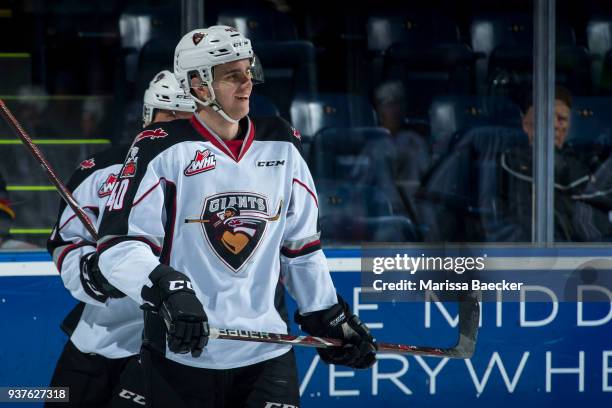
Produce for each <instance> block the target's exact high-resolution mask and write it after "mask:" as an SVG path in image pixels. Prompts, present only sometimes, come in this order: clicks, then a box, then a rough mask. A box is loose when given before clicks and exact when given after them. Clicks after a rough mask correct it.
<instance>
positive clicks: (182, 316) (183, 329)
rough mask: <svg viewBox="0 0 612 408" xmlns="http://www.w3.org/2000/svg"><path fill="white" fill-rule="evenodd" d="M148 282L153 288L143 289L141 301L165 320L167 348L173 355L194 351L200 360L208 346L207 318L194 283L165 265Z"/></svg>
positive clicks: (160, 266)
mask: <svg viewBox="0 0 612 408" xmlns="http://www.w3.org/2000/svg"><path fill="white" fill-rule="evenodd" d="M149 279H151V282H153V286H152V287H151V288H149V287H147V286H145V287H144V288H143V289H142V298H143V299H144V300H146V301H148V302H151V303H152V304H153V305H154V306H155V307H156V308H157V309H158V311H159V313H160V315H161V317H162V319H163V320H164V324H165V326H166V330H167V337H168V347H169V348H170V350H171V351H173V352H174V353H180V354H185V353H189V352H191V355H192V356H193V357H199V356H200V355H201V354H202V350H203V349H204V346H206V343H208V335H209V331H208V317H207V316H206V313H205V312H204V308H203V307H202V303H200V301H199V300H198V298H197V297H196V295H195V292H194V290H193V287H192V285H191V281H190V280H189V278H188V277H187V276H185V275H184V274H182V273H180V272H178V271H176V270H174V269H173V268H171V267H169V266H166V265H159V266H158V267H157V268H155V269H154V270H153V272H151V274H150V275H149Z"/></svg>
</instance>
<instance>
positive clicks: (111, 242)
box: [97, 237, 161, 256]
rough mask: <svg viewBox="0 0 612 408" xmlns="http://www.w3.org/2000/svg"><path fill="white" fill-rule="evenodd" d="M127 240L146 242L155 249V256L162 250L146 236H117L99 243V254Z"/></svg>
mask: <svg viewBox="0 0 612 408" xmlns="http://www.w3.org/2000/svg"><path fill="white" fill-rule="evenodd" d="M125 241H140V242H144V243H145V244H147V245H148V246H150V247H151V249H152V250H153V254H154V255H155V256H159V253H160V252H161V248H160V247H159V246H157V245H155V244H154V243H152V242H151V241H149V240H148V239H146V238H144V237H117V238H113V239H110V240H108V241H107V242H105V243H103V244H100V245H98V249H97V251H98V254H101V253H102V252H104V251H106V250H107V249H109V248H110V247H112V246H114V245H117V244H119V243H121V242H125Z"/></svg>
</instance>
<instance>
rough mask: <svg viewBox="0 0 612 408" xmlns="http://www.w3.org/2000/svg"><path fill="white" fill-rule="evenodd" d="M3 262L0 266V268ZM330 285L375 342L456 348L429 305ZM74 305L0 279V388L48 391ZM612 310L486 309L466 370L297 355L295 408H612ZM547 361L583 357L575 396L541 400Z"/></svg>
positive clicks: (354, 276) (49, 288)
mask: <svg viewBox="0 0 612 408" xmlns="http://www.w3.org/2000/svg"><path fill="white" fill-rule="evenodd" d="M330 255H331V256H332V257H342V255H343V253H342V251H340V250H335V251H333V254H330ZM347 255H349V256H355V255H356V252H355V251H352V252H347ZM345 256H346V255H345ZM47 259H48V258H45V257H44V256H42V257H40V259H32V258H27V259H21V258H20V257H17V258H15V257H14V256H13V257H12V258H11V259H10V260H11V261H15V260H23V261H26V260H27V261H45V260H47ZM8 260H9V259H7V258H4V259H2V257H0V261H8ZM332 276H333V279H334V282H335V284H336V286H337V288H338V291H339V292H340V293H341V294H342V295H343V296H344V297H345V299H347V300H349V301H350V302H351V303H352V305H353V307H354V308H355V306H359V307H361V308H362V309H361V310H360V317H361V318H362V320H363V321H365V322H367V323H370V324H374V327H377V326H380V325H381V324H382V326H383V327H382V328H375V329H373V333H374V334H375V336H376V337H377V338H378V339H379V340H381V341H388V342H398V343H405V344H427V345H432V344H435V345H440V346H448V345H451V344H452V343H453V342H454V340H455V337H456V329H454V328H452V327H450V325H449V323H448V322H447V320H446V319H445V317H444V315H443V313H442V312H441V310H440V309H439V308H438V307H437V306H436V305H433V306H431V309H430V310H429V311H430V313H429V315H430V327H426V325H425V320H426V315H427V307H426V305H424V304H422V303H397V304H391V303H377V304H372V303H367V304H366V303H363V302H362V301H361V302H360V300H359V294H358V291H357V290H356V289H355V288H356V287H358V286H359V274H358V273H356V272H355V273H353V272H338V273H333V275H332ZM74 303H75V301H74V300H73V299H72V298H71V297H70V296H69V295H68V293H67V291H66V290H65V289H64V288H63V286H62V283H61V280H60V279H59V277H53V276H25V277H2V278H0V333H2V340H0V386H44V385H46V384H48V381H49V378H50V376H51V374H52V371H53V368H54V364H55V361H56V359H57V357H58V355H59V353H60V351H61V348H62V347H63V344H64V343H65V341H66V337H65V335H64V334H63V333H62V332H61V331H60V329H59V327H58V326H59V323H60V322H61V320H62V318H63V317H64V315H65V314H66V313H67V312H68V311H69V310H70V309H71V307H72V306H73V305H74ZM288 306H289V309H290V315H292V314H293V310H294V309H295V305H294V303H293V302H292V301H290V300H289V301H288ZM364 306H365V308H364ZM444 307H445V308H446V309H445V310H447V311H448V312H447V313H448V314H449V315H450V316H454V314H455V313H456V307H455V305H453V304H445V305H444ZM611 307H612V305H610V304H607V303H598V304H585V305H584V310H583V318H584V319H585V320H593V321H594V320H598V319H603V318H605V317H606V316H608V317H610V318H609V319H607V321H606V322H605V323H603V324H600V325H597V326H593V327H578V325H577V305H576V304H575V303H562V304H560V305H559V309H558V312H557V315H556V317H555V318H554V319H552V320H551V321H550V323H548V324H546V325H544V326H542V327H519V316H520V310H519V304H517V303H508V304H503V305H502V306H501V308H500V309H498V308H497V307H496V305H495V304H490V303H486V304H484V306H483V313H482V322H483V327H482V328H481V330H480V334H479V339H478V346H477V351H476V354H475V356H474V357H473V358H472V359H471V360H465V361H464V360H449V361H447V362H444V360H441V359H436V358H423V359H417V358H414V357H409V356H389V355H387V356H381V359H380V360H379V362H378V364H377V367H376V368H375V369H370V370H366V371H352V370H348V369H345V368H343V367H338V368H336V369H334V368H331V367H329V366H327V365H325V364H323V363H321V362H319V363H316V361H315V362H314V363H313V359H315V356H316V352H315V351H314V350H312V349H307V348H297V349H296V354H297V356H298V367H299V374H300V380H301V384H302V388H303V394H302V407H306V408H308V407H317V408H321V407H328V406H329V407H332V406H333V407H351V408H356V407H379V406H380V407H383V406H384V407H422V406H426V405H427V406H430V405H431V406H434V407H454V406H459V405H464V404H466V405H467V404H469V405H467V406H471V407H483V408H491V407H492V406H494V407H495V408H504V407H508V408H516V407H517V405H518V404H521V406H522V407H525V408H527V407H536V406H537V407H574V406H578V405H579V404H588V407H589V408H591V407H612V312H611V311H610V308H611ZM368 308H370V309H368ZM373 308H376V309H375V310H374V309H373ZM552 308H553V305H552V304H550V303H538V304H534V303H530V304H527V305H526V309H525V310H526V311H525V316H526V318H527V320H530V321H535V320H541V319H545V318H546V317H547V316H549V315H550V313H551V311H552ZM608 313H610V315H608ZM500 316H501V327H497V325H496V318H499V317H500ZM292 330H293V331H295V330H296V328H295V327H293V328H292ZM547 353H549V356H550V366H551V367H552V369H553V370H555V369H558V368H577V367H578V366H579V359H580V355H582V356H583V364H582V370H581V373H582V374H581V376H582V391H580V389H579V388H580V387H581V386H580V382H581V381H580V379H581V378H580V375H579V374H578V373H572V374H555V373H553V374H552V375H551V376H550V378H551V379H550V384H549V388H550V391H549V392H548V391H547V375H546V373H547V361H546V356H547ZM500 364H502V365H503V369H502V370H500ZM438 365H439V366H438ZM489 366H490V367H491V368H490V369H488V367H489ZM436 367H438V368H439V371H438V372H437V374H436V375H435V379H433V380H432V377H434V375H431V376H428V374H427V371H426V370H429V371H430V372H432V371H435V368H436ZM606 367H607V368H606ZM309 368H311V370H309ZM309 371H310V375H307V373H308V372H309ZM5 406H6V407H8V406H10V404H2V403H0V408H3V407H5ZM15 406H17V407H26V406H37V405H36V404H15Z"/></svg>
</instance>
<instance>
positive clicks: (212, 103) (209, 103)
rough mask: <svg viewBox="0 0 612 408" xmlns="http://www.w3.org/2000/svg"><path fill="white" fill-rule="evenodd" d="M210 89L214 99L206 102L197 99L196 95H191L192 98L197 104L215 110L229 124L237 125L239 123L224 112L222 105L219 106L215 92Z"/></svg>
mask: <svg viewBox="0 0 612 408" xmlns="http://www.w3.org/2000/svg"><path fill="white" fill-rule="evenodd" d="M208 89H209V90H210V91H211V95H213V97H212V98H209V99H206V100H204V101H203V100H201V99H200V98H198V97H196V96H195V95H193V94H191V98H192V99H193V100H194V101H196V102H197V103H199V104H200V105H202V106H210V107H211V108H213V110H214V111H215V112H217V113H218V114H219V115H220V116H221V117H222V118H223V119H225V120H226V121H228V122H229V123H231V124H232V125H235V124H237V123H238V122H239V121H238V120H236V119H232V118H231V117H230V116H229V115H228V114H227V113H225V111H224V110H223V108H222V107H221V105H220V104H219V102H217V100H216V98H215V97H214V90H212V89H211V87H208Z"/></svg>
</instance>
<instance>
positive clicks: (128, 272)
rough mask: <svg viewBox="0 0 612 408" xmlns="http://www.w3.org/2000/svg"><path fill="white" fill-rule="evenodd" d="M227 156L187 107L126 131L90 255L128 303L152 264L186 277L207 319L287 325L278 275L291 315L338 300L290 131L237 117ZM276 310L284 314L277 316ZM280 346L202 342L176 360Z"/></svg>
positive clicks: (253, 356) (250, 356) (205, 362)
mask: <svg viewBox="0 0 612 408" xmlns="http://www.w3.org/2000/svg"><path fill="white" fill-rule="evenodd" d="M241 129H243V136H244V140H243V142H242V146H241V149H240V152H239V154H238V155H237V156H234V154H233V153H232V151H231V150H230V149H228V147H227V145H226V144H225V143H224V142H223V141H222V140H221V138H220V137H219V136H218V135H216V134H214V133H213V132H212V131H211V130H210V129H209V128H208V127H207V126H206V125H205V124H204V123H203V121H202V120H201V119H200V118H199V117H198V116H197V115H195V116H193V117H192V118H191V119H190V120H176V121H173V122H169V123H164V124H155V125H151V126H150V127H149V128H147V129H146V130H145V131H143V132H142V133H141V135H140V136H139V137H137V142H135V144H134V145H133V147H132V148H131V150H130V152H129V153H128V156H127V158H126V161H125V163H124V165H123V168H122V169H121V172H120V175H119V179H118V181H117V184H116V186H115V188H114V190H113V193H112V195H111V197H110V198H109V200H108V202H107V208H106V209H105V213H104V219H103V222H102V225H101V231H100V240H99V241H98V252H99V253H100V260H99V265H100V268H101V270H102V273H103V274H104V275H105V276H106V278H107V279H108V281H109V282H110V283H111V284H112V285H114V286H116V287H117V288H119V289H120V290H121V291H122V292H124V293H126V294H127V295H128V296H130V297H131V298H132V299H134V300H136V301H137V302H139V303H143V302H144V300H143V298H142V296H141V291H142V288H143V287H144V286H147V287H150V286H151V285H152V283H151V281H150V280H149V274H150V273H151V271H153V269H155V267H157V266H158V265H159V264H160V262H161V263H163V264H166V265H169V266H171V267H173V268H174V269H176V270H178V271H179V272H182V273H184V274H186V275H187V276H189V277H190V279H191V281H192V283H193V286H194V290H195V292H196V295H197V297H198V299H199V300H200V301H201V302H202V305H203V306H204V310H205V311H206V314H207V315H208V321H209V324H210V326H211V327H215V328H229V329H243V330H257V331H267V332H276V333H287V327H288V326H287V322H286V320H285V319H284V316H283V312H282V309H281V307H280V304H281V302H280V299H281V297H282V293H283V288H282V283H284V284H285V286H286V287H287V289H288V291H289V293H290V294H291V295H292V296H293V297H294V298H295V299H296V301H297V304H298V307H299V310H300V311H301V312H302V313H305V312H311V311H316V310H321V309H325V308H328V307H330V306H332V305H333V304H335V303H337V296H336V292H335V289H334V286H333V283H332V281H331V277H330V274H329V269H328V266H327V262H326V259H325V256H324V255H323V252H322V250H321V246H320V242H319V231H318V225H317V218H318V203H317V193H316V190H315V187H314V184H313V181H312V177H311V175H310V172H309V170H308V167H307V165H306V163H305V161H304V159H303V158H302V156H301V154H300V143H299V133H298V132H297V130H295V129H294V128H292V127H291V126H290V125H289V124H288V123H287V122H285V121H284V120H282V119H280V118H261V119H256V120H252V119H249V118H248V117H247V118H244V119H243V120H242V121H241ZM285 318H286V317H285ZM288 350H289V347H288V346H283V345H277V344H264V343H254V342H241V341H231V340H210V341H209V343H208V345H207V346H206V348H205V349H204V352H203V353H202V355H201V356H200V357H199V358H194V357H192V356H191V355H190V354H175V353H172V352H170V351H169V350H167V351H166V357H167V358H169V359H171V360H174V361H177V362H179V363H182V364H185V365H189V366H194V367H204V368H215V369H226V368H235V367H242V366H246V365H250V364H255V363H258V362H261V361H264V360H267V359H271V358H274V357H277V356H279V355H282V354H284V353H285V352H287V351H288Z"/></svg>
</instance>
